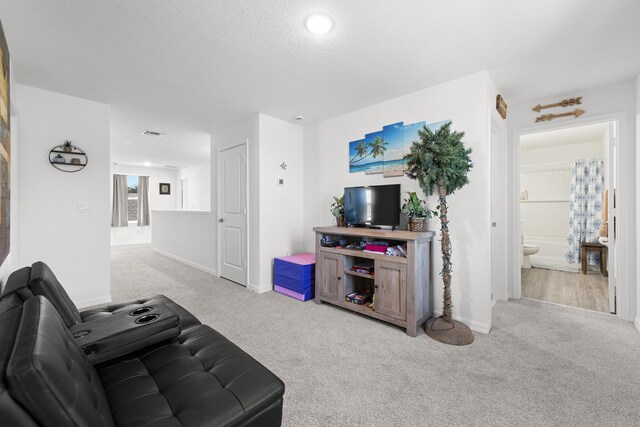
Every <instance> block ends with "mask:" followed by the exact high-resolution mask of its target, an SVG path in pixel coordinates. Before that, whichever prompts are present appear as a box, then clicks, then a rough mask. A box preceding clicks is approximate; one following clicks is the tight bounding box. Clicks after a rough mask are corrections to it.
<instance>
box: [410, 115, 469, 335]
mask: <svg viewBox="0 0 640 427" xmlns="http://www.w3.org/2000/svg"><path fill="white" fill-rule="evenodd" d="M418 136H419V137H420V140H419V141H414V143H413V145H412V146H411V150H410V152H409V154H407V155H406V156H405V159H407V172H406V175H407V176H408V177H409V178H411V179H415V180H417V181H418V184H419V185H420V188H421V189H422V191H423V192H424V194H425V195H427V196H430V195H432V194H433V193H434V191H436V192H437V193H438V206H437V207H436V208H437V209H438V210H439V211H440V214H439V217H440V232H441V234H442V236H441V241H440V242H441V250H442V273H441V275H442V281H443V282H444V307H443V310H442V316H440V317H438V318H435V319H434V318H432V319H429V321H427V325H426V327H425V332H426V333H427V335H429V336H430V337H432V338H434V339H436V340H438V341H440V342H444V343H447V344H455V345H466V344H471V343H472V342H473V334H472V333H471V329H469V327H468V326H467V325H465V324H464V323H461V322H458V321H456V320H453V319H452V317H451V314H452V304H451V239H450V238H449V218H448V216H447V214H448V212H447V196H448V195H450V194H453V193H454V192H455V191H456V190H458V189H460V188H462V187H463V186H465V185H466V184H467V183H468V182H469V178H468V177H467V174H468V172H469V170H470V169H471V168H472V167H473V163H472V162H471V159H470V158H469V155H470V154H471V149H470V148H465V147H464V144H463V143H462V138H463V137H464V132H456V131H453V132H452V131H451V122H448V123H447V124H445V125H443V126H442V127H440V128H439V129H438V130H437V131H435V132H434V131H432V130H431V129H429V128H428V127H427V126H424V127H423V128H422V129H420V130H419V131H418Z"/></svg>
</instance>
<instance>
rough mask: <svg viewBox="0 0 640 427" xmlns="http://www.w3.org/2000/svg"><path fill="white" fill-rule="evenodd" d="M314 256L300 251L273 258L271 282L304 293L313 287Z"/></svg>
mask: <svg viewBox="0 0 640 427" xmlns="http://www.w3.org/2000/svg"><path fill="white" fill-rule="evenodd" d="M315 275H316V257H315V254H313V253H302V254H296V255H291V256H286V257H280V258H275V259H274V260H273V284H274V285H277V286H280V287H282V288H287V289H289V290H292V291H294V292H297V293H299V294H304V293H306V292H308V291H309V290H312V289H313V288H314V284H315Z"/></svg>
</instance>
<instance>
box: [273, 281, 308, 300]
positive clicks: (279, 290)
mask: <svg viewBox="0 0 640 427" xmlns="http://www.w3.org/2000/svg"><path fill="white" fill-rule="evenodd" d="M273 290H274V291H276V292H277V293H279V294H282V295H286V296H288V297H291V298H295V299H297V300H300V301H309V300H310V299H312V298H313V296H314V295H313V288H312V289H309V290H307V291H305V292H303V293H299V292H295V291H292V290H291V289H287V288H283V287H282V286H278V285H275V286H274V287H273Z"/></svg>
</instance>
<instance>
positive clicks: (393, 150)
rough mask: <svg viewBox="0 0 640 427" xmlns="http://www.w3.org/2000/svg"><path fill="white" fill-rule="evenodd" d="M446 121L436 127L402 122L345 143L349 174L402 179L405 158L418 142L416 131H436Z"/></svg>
mask: <svg viewBox="0 0 640 427" xmlns="http://www.w3.org/2000/svg"><path fill="white" fill-rule="evenodd" d="M448 121H449V120H444V121H440V122H436V123H429V124H427V122H416V123H411V124H408V125H405V124H404V122H398V123H393V124H389V125H386V126H383V127H382V130H379V131H376V132H371V133H367V134H365V136H364V138H363V139H358V140H355V141H351V142H350V143H349V172H350V173H355V172H365V173H366V174H382V175H383V176H384V177H392V176H402V175H404V172H405V171H406V170H407V162H406V160H405V159H404V156H405V154H407V153H409V150H410V148H411V145H412V144H413V142H414V141H417V140H418V131H419V130H420V129H422V127H424V126H427V127H428V128H430V129H431V130H437V129H439V128H440V126H442V125H443V124H445V123H447V122H448Z"/></svg>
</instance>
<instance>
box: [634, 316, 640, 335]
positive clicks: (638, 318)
mask: <svg viewBox="0 0 640 427" xmlns="http://www.w3.org/2000/svg"><path fill="white" fill-rule="evenodd" d="M633 324H634V325H636V329H637V330H638V332H640V315H639V316H636V321H635V322H633Z"/></svg>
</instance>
